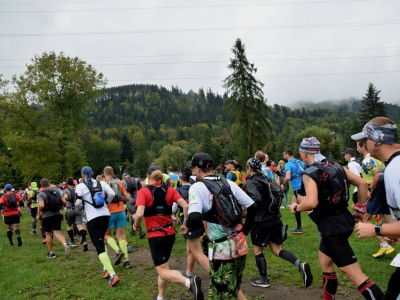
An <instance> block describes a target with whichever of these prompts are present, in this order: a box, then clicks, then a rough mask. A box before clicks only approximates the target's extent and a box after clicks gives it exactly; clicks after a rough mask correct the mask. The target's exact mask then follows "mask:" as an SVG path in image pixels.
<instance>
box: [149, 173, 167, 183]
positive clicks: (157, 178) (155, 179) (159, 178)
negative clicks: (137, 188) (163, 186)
mask: <svg viewBox="0 0 400 300" xmlns="http://www.w3.org/2000/svg"><path fill="white" fill-rule="evenodd" d="M148 178H149V183H162V182H163V179H164V175H163V173H162V172H161V170H155V171H153V172H152V173H151V174H149V175H148Z"/></svg>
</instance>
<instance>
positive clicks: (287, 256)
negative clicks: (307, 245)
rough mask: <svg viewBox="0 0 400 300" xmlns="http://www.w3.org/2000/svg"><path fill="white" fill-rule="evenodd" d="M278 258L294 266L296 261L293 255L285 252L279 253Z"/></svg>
mask: <svg viewBox="0 0 400 300" xmlns="http://www.w3.org/2000/svg"><path fill="white" fill-rule="evenodd" d="M279 257H280V258H282V259H284V260H287V261H288V262H290V263H292V264H294V265H296V261H297V260H298V259H297V257H296V256H294V254H293V253H292V252H290V251H287V250H281V251H279Z"/></svg>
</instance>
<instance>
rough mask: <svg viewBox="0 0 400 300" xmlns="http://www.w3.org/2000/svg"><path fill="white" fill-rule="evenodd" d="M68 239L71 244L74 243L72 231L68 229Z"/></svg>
mask: <svg viewBox="0 0 400 300" xmlns="http://www.w3.org/2000/svg"><path fill="white" fill-rule="evenodd" d="M67 233H68V236H69V238H70V239H71V243H73V242H74V230H73V229H70V230H68V231H67Z"/></svg>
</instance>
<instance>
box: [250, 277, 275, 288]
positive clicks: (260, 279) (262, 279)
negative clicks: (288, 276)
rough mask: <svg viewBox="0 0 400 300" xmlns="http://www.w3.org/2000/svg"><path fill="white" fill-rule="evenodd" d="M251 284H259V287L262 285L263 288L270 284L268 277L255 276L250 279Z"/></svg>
mask: <svg viewBox="0 0 400 300" xmlns="http://www.w3.org/2000/svg"><path fill="white" fill-rule="evenodd" d="M250 282H251V284H252V285H254V286H259V287H263V288H267V287H270V286H271V285H270V284H269V280H268V277H262V276H260V277H257V278H252V279H251V280H250Z"/></svg>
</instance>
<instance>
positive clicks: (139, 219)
mask: <svg viewBox="0 0 400 300" xmlns="http://www.w3.org/2000/svg"><path fill="white" fill-rule="evenodd" d="M144 209H145V206H144V205H139V206H137V207H136V213H135V216H134V218H135V223H134V224H133V226H134V229H135V230H139V229H140V224H141V223H142V220H143V215H144Z"/></svg>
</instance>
